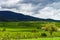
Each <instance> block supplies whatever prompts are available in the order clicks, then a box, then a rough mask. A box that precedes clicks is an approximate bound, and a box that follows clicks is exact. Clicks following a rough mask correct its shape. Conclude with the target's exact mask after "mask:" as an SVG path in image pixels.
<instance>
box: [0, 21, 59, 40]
mask: <svg viewBox="0 0 60 40" xmlns="http://www.w3.org/2000/svg"><path fill="white" fill-rule="evenodd" d="M46 23H55V24H56V26H57V27H60V22H46V21H41V22H39V21H36V22H35V21H27V22H26V21H22V22H0V40H60V32H59V31H58V32H53V35H52V36H53V38H51V37H50V34H49V32H46V31H43V30H41V26H42V25H43V24H46ZM4 28H5V31H3V29H4ZM34 30H38V31H37V32H36V31H34ZM41 33H46V34H47V35H48V36H47V37H42V36H41Z"/></svg>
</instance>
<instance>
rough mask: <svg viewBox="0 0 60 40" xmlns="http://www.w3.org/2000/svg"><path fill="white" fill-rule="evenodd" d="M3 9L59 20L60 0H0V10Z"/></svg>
mask: <svg viewBox="0 0 60 40" xmlns="http://www.w3.org/2000/svg"><path fill="white" fill-rule="evenodd" d="M3 10H9V11H13V12H17V13H22V14H24V15H29V16H34V17H38V18H44V19H48V18H50V19H55V20H60V0H0V11H3Z"/></svg>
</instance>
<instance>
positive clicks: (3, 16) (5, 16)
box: [0, 11, 57, 22]
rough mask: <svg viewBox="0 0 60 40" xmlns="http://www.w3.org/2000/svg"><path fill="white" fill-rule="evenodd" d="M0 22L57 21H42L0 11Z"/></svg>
mask: <svg viewBox="0 0 60 40" xmlns="http://www.w3.org/2000/svg"><path fill="white" fill-rule="evenodd" d="M0 21H7V22H8V21H57V20H53V19H42V18H36V17H32V16H28V15H23V14H21V13H15V12H12V11H0Z"/></svg>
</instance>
